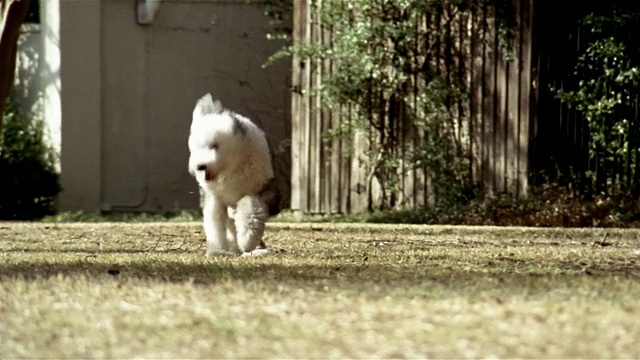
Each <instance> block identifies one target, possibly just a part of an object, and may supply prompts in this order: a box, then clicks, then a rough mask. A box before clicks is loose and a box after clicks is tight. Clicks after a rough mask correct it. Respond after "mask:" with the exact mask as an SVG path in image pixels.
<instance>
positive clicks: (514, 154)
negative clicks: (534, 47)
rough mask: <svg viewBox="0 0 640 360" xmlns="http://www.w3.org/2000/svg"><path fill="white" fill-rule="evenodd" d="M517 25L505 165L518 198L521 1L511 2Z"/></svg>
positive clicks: (508, 94) (508, 187)
mask: <svg viewBox="0 0 640 360" xmlns="http://www.w3.org/2000/svg"><path fill="white" fill-rule="evenodd" d="M511 1H512V4H513V7H514V12H515V18H516V19H515V20H516V23H517V24H518V25H517V28H516V32H515V35H514V39H513V42H512V48H511V53H510V54H509V61H508V62H507V69H506V70H507V88H506V92H505V96H506V97H507V114H506V134H505V136H506V137H505V140H506V151H505V163H506V178H505V190H506V192H507V193H509V194H513V195H515V196H517V194H518V132H517V129H518V123H519V120H520V119H519V118H520V112H519V111H518V105H519V102H520V97H519V92H520V86H519V75H520V72H519V68H520V62H521V59H520V47H521V45H522V44H521V41H520V36H519V34H520V32H521V28H520V23H521V19H520V6H519V3H520V0H511Z"/></svg>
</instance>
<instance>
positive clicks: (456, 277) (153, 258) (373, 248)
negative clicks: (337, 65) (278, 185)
mask: <svg viewBox="0 0 640 360" xmlns="http://www.w3.org/2000/svg"><path fill="white" fill-rule="evenodd" d="M267 236H268V238H267V242H268V244H269V245H270V246H271V247H272V249H273V252H272V254H271V255H269V256H265V257H253V258H243V257H236V258H231V257H223V258H206V257H204V238H203V234H202V230H201V227H200V225H199V224H197V223H171V224H163V223H137V224H126V223H94V224H81V223H78V224H55V223H48V224H45V223H40V224H30V223H0V358H16V357H56V358H68V357H75V358H78V357H97V358H104V357H110V358H131V357H144V358H147V357H153V358H178V357H180V358H185V357H190V358H194V357H206V358H220V357H231V358H238V357H278V358H310V357H320V358H327V357H333V358H336V357H338V358H345V357H352V358H353V357H356V358H382V357H384V358H387V357H538V358H540V357H544V358H567V357H590V358H592V357H598V358H603V357H616V358H639V357H640V348H638V346H637V339H638V338H640V305H638V301H637V299H638V298H640V232H638V231H634V230H619V229H606V230H605V229H552V228H551V229H532V228H497V227H452V226H412V225H358V224H285V223H282V224H272V225H270V227H269V230H268V235H267Z"/></svg>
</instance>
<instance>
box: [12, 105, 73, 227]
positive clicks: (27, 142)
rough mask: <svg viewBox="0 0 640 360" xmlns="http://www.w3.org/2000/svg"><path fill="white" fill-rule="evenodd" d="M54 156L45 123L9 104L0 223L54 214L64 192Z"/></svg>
mask: <svg viewBox="0 0 640 360" xmlns="http://www.w3.org/2000/svg"><path fill="white" fill-rule="evenodd" d="M55 156H56V155H55V153H54V152H53V150H52V149H51V147H49V146H48V145H47V144H46V142H45V139H44V126H43V123H42V121H40V120H36V119H34V118H31V117H27V116H25V115H24V114H22V113H21V112H20V110H19V108H18V106H17V105H16V104H15V102H13V101H12V100H9V101H8V102H7V107H6V109H5V114H4V126H3V129H2V137H0V219H5V220H34V219H40V218H42V217H43V216H45V215H50V214H53V213H54V211H55V204H54V202H55V197H56V195H57V194H58V193H59V192H60V190H61V188H60V184H59V179H58V174H57V172H56V170H55Z"/></svg>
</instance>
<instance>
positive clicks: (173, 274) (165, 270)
mask: <svg viewBox="0 0 640 360" xmlns="http://www.w3.org/2000/svg"><path fill="white" fill-rule="evenodd" d="M245 260H246V261H245ZM254 260H255V261H254ZM612 270H613V269H604V268H599V269H598V268H593V269H590V270H586V271H584V270H580V269H576V268H565V269H564V270H562V269H554V270H553V271H550V272H548V273H544V272H541V271H539V270H538V271H537V272H536V271H526V270H524V271H520V272H512V271H505V270H504V269H498V268H494V269H491V268H488V269H484V270H476V271H469V270H463V269H457V268H444V267H439V266H428V265H427V266H425V265H415V266H407V265H405V266H397V265H383V264H367V263H361V264H346V265H329V264H281V263H277V264H274V263H265V262H264V261H261V259H255V258H253V259H244V260H240V261H238V259H237V258H229V259H220V258H219V259H205V260H202V261H201V262H199V261H196V262H188V261H187V262H184V261H173V260H168V259H164V260H161V261H159V260H158V258H149V257H147V258H141V259H136V260H134V261H130V262H118V261H114V262H110V261H108V260H106V259H100V256H99V255H87V256H86V258H85V259H84V260H73V261H69V262H55V261H49V262H46V263H33V262H26V261H25V262H18V263H13V264H12V263H2V264H0V281H8V280H11V279H16V278H19V279H25V280H28V281H29V280H36V279H40V280H47V279H52V278H57V277H58V276H63V277H80V278H83V279H88V281H92V280H93V279H95V280H98V281H118V282H121V281H125V282H128V281H131V282H137V281H151V282H170V283H176V284H180V283H190V284H195V285H205V286H214V285H216V284H218V283H222V282H237V283H238V284H239V285H241V286H242V285H247V284H257V285H260V286H261V287H263V288H266V289H273V290H274V291H277V289H279V287H280V286H283V285H285V286H288V287H292V288H300V289H310V290H320V291H329V290H327V289H330V290H331V291H336V290H338V291H348V292H353V293H354V294H365V295H366V296H386V295H390V294H395V295H396V296H398V295H400V296H428V297H441V296H450V295H451V294H453V293H456V294H457V293H460V294H459V295H460V296H469V297H473V296H475V295H477V294H484V295H491V296H500V295H501V294H505V293H506V294H512V295H513V294H523V295H533V294H539V295H543V296H544V294H546V293H547V292H549V291H553V290H554V289H568V290H570V292H571V291H574V290H572V289H584V287H585V286H586V287H594V288H600V287H610V286H613V287H619V286H624V284H625V283H626V284H628V281H631V282H635V281H637V279H638V277H639V274H638V273H637V272H633V271H620V270H621V269H615V271H612ZM613 276H615V277H616V278H617V280H616V281H611V279H612V277H613ZM625 279H626V280H627V281H625ZM618 280H620V281H618ZM140 286H145V284H144V283H141V284H140ZM323 289H324V290H323ZM403 291H404V292H403ZM598 292H600V290H598ZM403 294H404V295H403ZM447 294H449V295H447Z"/></svg>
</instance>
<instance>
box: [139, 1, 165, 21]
mask: <svg viewBox="0 0 640 360" xmlns="http://www.w3.org/2000/svg"><path fill="white" fill-rule="evenodd" d="M160 1H161V0H136V17H137V20H138V25H151V24H152V23H153V19H154V18H155V16H156V12H158V8H159V7H160Z"/></svg>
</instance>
